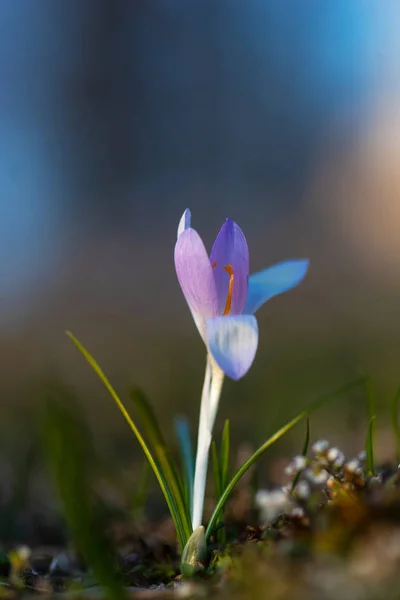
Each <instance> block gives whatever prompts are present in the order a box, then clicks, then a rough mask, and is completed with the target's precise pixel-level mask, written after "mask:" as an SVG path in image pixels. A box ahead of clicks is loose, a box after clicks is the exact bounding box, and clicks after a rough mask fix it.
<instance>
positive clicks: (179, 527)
mask: <svg viewBox="0 0 400 600" xmlns="http://www.w3.org/2000/svg"><path fill="white" fill-rule="evenodd" d="M66 334H67V336H68V337H69V339H70V340H71V341H72V342H73V344H75V346H76V347H77V348H78V350H79V351H80V352H81V353H82V354H83V356H84V357H85V359H86V360H87V362H88V363H89V365H90V366H91V367H92V369H93V370H94V372H95V373H96V374H97V376H98V377H99V379H100V380H101V382H102V383H103V385H104V387H105V388H106V389H107V391H108V392H109V394H110V395H111V397H112V398H113V400H114V401H115V403H116V405H117V406H118V408H119V410H120V411H121V413H122V414H123V416H124V417H125V420H126V421H127V423H128V425H129V427H130V428H131V429H132V431H133V433H134V434H135V436H136V439H137V440H138V442H139V444H140V446H141V448H142V450H143V452H144V454H145V456H146V458H147V460H148V461H149V463H150V466H151V468H152V469H153V472H154V475H155V476H156V478H157V481H158V483H159V486H160V488H161V491H162V493H163V495H164V498H165V501H166V503H167V506H168V509H169V512H170V514H171V517H172V520H173V522H174V525H175V529H176V532H177V536H178V540H179V544H180V547H181V550H183V548H184V547H185V545H186V542H187V540H188V539H189V538H188V537H187V535H186V533H185V528H184V526H183V523H182V519H181V515H180V513H179V510H178V508H177V507H176V506H175V502H174V499H173V496H172V494H171V490H170V489H169V486H168V484H167V483H166V481H165V479H164V477H163V476H162V473H161V471H160V469H159V467H158V465H157V463H156V461H155V460H154V457H153V455H152V454H151V452H150V450H149V447H148V446H147V444H146V442H145V440H144V439H143V437H142V435H141V433H140V431H139V429H138V428H137V427H136V425H135V423H134V422H133V420H132V419H131V417H130V415H129V413H128V411H127V410H126V408H125V406H124V404H123V403H122V401H121V400H120V398H119V396H118V394H117V392H116V391H115V390H114V388H113V387H112V385H111V383H110V382H109V381H108V379H107V377H106V376H105V374H104V373H103V371H102V369H101V368H100V366H99V365H98V363H97V362H96V361H95V359H94V358H93V356H92V355H91V354H90V353H89V352H88V351H87V350H86V348H85V347H84V346H82V344H81V343H80V342H79V340H78V339H77V338H76V337H75V336H74V335H72V333H71V332H70V331H67V332H66Z"/></svg>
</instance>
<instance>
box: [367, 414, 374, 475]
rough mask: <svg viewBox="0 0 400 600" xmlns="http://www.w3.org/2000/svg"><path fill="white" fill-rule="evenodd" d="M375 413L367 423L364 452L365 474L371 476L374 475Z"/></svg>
mask: <svg viewBox="0 0 400 600" xmlns="http://www.w3.org/2000/svg"><path fill="white" fill-rule="evenodd" d="M375 418H376V417H375V415H373V416H372V417H371V418H370V420H369V423H368V430H367V438H366V440H365V453H366V467H367V475H369V476H370V477H372V476H373V475H375V465H374V437H373V436H374V430H373V429H374V421H375Z"/></svg>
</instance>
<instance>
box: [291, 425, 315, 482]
mask: <svg viewBox="0 0 400 600" xmlns="http://www.w3.org/2000/svg"><path fill="white" fill-rule="evenodd" d="M309 444H310V419H309V418H308V417H307V425H306V438H305V440H304V444H303V450H302V452H301V454H302V455H303V456H307V452H308V446H309ZM299 479H300V472H299V473H297V474H296V477H295V478H294V480H293V483H292V489H291V490H290V493H291V494H293V492H294V488H295V487H296V485H297V482H298V480H299Z"/></svg>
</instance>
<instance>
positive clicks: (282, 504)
mask: <svg viewBox="0 0 400 600" xmlns="http://www.w3.org/2000/svg"><path fill="white" fill-rule="evenodd" d="M254 501H255V505H256V507H257V508H258V510H259V511H260V517H261V520H262V522H263V523H270V522H271V521H273V520H274V519H276V518H277V517H278V516H279V515H281V514H283V513H288V512H290V511H291V510H292V509H293V508H294V502H293V499H292V498H291V497H290V494H289V492H288V490H287V489H286V488H280V489H276V490H259V491H258V492H257V493H256V496H255V499H254Z"/></svg>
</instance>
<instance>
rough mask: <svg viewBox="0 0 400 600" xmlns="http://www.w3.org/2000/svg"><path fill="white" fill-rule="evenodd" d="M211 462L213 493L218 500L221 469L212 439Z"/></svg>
mask: <svg viewBox="0 0 400 600" xmlns="http://www.w3.org/2000/svg"><path fill="white" fill-rule="evenodd" d="M211 462H212V468H213V476H214V495H215V500H219V498H220V496H221V493H222V490H221V469H220V464H219V458H218V451H217V445H216V443H215V442H214V440H213V441H212V442H211Z"/></svg>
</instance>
